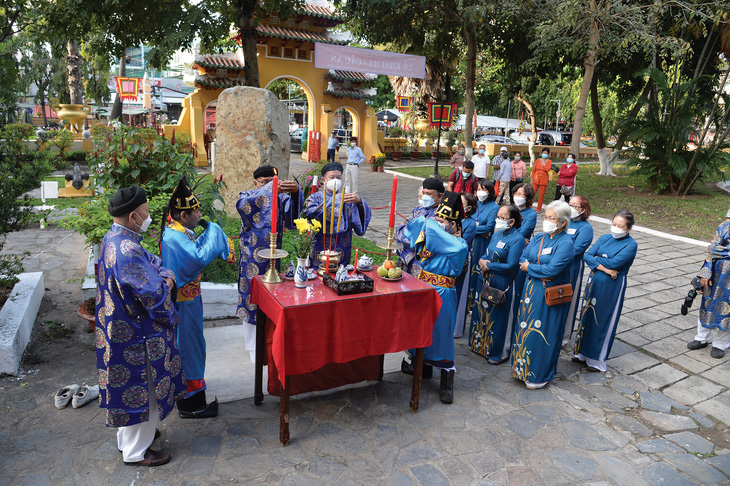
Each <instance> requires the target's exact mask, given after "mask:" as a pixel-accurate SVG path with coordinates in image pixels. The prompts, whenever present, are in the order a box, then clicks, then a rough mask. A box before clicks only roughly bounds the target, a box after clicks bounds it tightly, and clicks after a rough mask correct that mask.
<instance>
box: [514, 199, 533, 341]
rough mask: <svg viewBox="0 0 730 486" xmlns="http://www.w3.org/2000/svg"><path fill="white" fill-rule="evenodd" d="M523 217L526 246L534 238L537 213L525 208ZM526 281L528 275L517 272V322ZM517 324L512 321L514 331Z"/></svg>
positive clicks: (522, 228)
mask: <svg viewBox="0 0 730 486" xmlns="http://www.w3.org/2000/svg"><path fill="white" fill-rule="evenodd" d="M520 214H521V215H522V225H520V227H519V229H518V230H517V231H519V232H520V233H521V234H522V236H524V238H525V245H527V244H528V242H529V241H530V239H531V238H532V233H533V231H535V225H536V224H537V213H536V212H535V210H534V209H532V208H531V207H528V206H525V208H524V209H520ZM525 280H527V274H526V273H525V272H523V271H522V270H519V269H518V270H517V274H516V275H515V283H514V285H513V287H514V289H515V298H514V299H513V300H514V309H512V318H513V319H514V320H515V321H516V320H517V313H518V311H519V309H518V308H519V306H520V299H521V298H522V289H524V288H525ZM516 324H517V323H516V322H514V321H512V329H514V327H515V325H516Z"/></svg>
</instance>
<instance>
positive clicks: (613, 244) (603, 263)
mask: <svg viewBox="0 0 730 486" xmlns="http://www.w3.org/2000/svg"><path fill="white" fill-rule="evenodd" d="M633 225H634V216H633V215H632V214H631V213H630V212H628V211H627V210H625V209H622V210H621V211H619V212H618V213H616V216H614V217H613V224H612V225H611V234H608V235H603V236H601V237H600V238H598V240H597V241H596V243H595V244H594V245H593V246H592V247H591V248H590V249H589V250H588V251H587V252H586V254H585V255H584V256H583V261H585V262H586V265H588V268H590V269H591V275H590V276H589V277H588V283H587V284H586V291H585V295H584V297H583V313H582V315H581V318H580V323H579V324H578V332H577V333H576V336H575V357H574V358H573V361H576V362H585V363H586V364H587V365H588V370H589V371H606V359H607V358H608V356H609V355H610V354H611V346H613V339H614V337H616V327H617V326H618V320H619V318H620V317H621V308H622V307H623V305H624V295H625V293H626V274H627V273H629V268H631V264H632V263H634V258H635V257H636V250H637V249H638V246H639V245H638V244H637V243H636V240H634V239H633V238H632V237H631V236H629V231H630V230H631V227H632V226H633Z"/></svg>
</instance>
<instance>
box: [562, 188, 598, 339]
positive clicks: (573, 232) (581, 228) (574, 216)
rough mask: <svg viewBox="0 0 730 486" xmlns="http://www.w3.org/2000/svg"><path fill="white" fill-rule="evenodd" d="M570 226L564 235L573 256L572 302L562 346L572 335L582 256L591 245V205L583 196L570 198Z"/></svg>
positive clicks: (580, 281) (581, 272) (580, 279)
mask: <svg viewBox="0 0 730 486" xmlns="http://www.w3.org/2000/svg"><path fill="white" fill-rule="evenodd" d="M568 204H570V224H569V225H568V229H567V230H566V233H568V236H570V238H571V239H572V240H573V245H574V246H575V256H574V257H573V265H572V266H571V267H570V283H571V284H572V285H573V301H572V302H571V303H570V310H569V311H568V318H567V319H566V320H565V333H564V334H563V344H567V343H569V342H570V336H571V334H573V325H574V324H575V317H576V315H577V313H578V302H579V300H580V289H581V287H582V286H583V255H584V254H585V252H586V250H587V249H588V247H589V246H591V243H593V226H591V223H589V222H588V218H589V217H590V215H591V204H590V203H589V202H588V200H587V199H586V198H584V197H583V196H573V197H571V198H570V202H569V203H568Z"/></svg>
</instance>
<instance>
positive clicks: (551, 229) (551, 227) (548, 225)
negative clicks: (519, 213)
mask: <svg viewBox="0 0 730 486" xmlns="http://www.w3.org/2000/svg"><path fill="white" fill-rule="evenodd" d="M542 230H543V231H544V232H545V233H547V234H549V235H551V234H553V233H555V232H556V231H557V230H558V223H553V222H552V221H548V220H545V221H543V222H542Z"/></svg>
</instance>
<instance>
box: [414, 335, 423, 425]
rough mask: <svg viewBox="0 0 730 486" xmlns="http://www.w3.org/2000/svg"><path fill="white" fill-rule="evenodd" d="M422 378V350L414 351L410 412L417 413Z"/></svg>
mask: <svg viewBox="0 0 730 486" xmlns="http://www.w3.org/2000/svg"><path fill="white" fill-rule="evenodd" d="M422 377H423V348H418V349H416V356H415V357H414V358H413V390H412V391H411V411H412V412H413V413H416V412H418V407H419V405H420V403H421V379H422Z"/></svg>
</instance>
